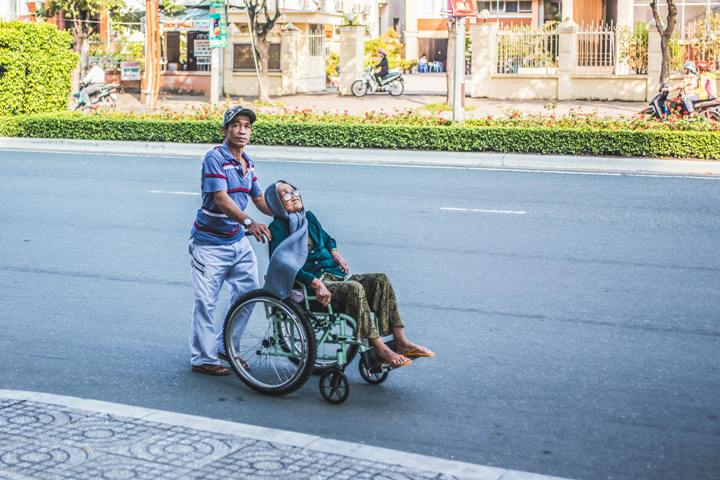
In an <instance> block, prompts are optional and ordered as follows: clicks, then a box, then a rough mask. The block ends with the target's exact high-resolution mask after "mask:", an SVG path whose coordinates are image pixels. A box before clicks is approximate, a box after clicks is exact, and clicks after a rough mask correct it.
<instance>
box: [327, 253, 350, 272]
mask: <svg viewBox="0 0 720 480" xmlns="http://www.w3.org/2000/svg"><path fill="white" fill-rule="evenodd" d="M331 255H332V258H333V260H335V263H337V264H338V265H340V268H341V269H342V271H343V272H345V273H350V265H348V263H347V262H346V261H345V259H344V258H343V256H342V255H340V252H339V251H338V250H333V251H332V252H331Z"/></svg>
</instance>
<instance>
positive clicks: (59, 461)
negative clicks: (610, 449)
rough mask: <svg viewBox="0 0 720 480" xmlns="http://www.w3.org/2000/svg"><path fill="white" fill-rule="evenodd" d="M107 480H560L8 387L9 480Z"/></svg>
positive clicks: (1, 455)
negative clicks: (253, 479)
mask: <svg viewBox="0 0 720 480" xmlns="http://www.w3.org/2000/svg"><path fill="white" fill-rule="evenodd" d="M328 408H342V407H333V406H328ZM101 478H107V479H139V480H145V479H147V480H161V479H168V480H177V479H205V478H223V479H231V478H233V479H234V478H264V479H317V480H320V479H333V480H336V479H337V480H342V479H348V480H350V479H398V480H399V479H438V480H439V479H448V480H449V479H479V480H552V479H555V480H560V479H557V477H549V476H545V475H537V474H532V473H527V472H520V471H515V470H505V469H501V468H495V467H486V466H482V465H475V464H470V463H463V462H456V461H450V460H443V459H439V458H434V457H428V456H423V455H416V454H410V453H405V452H400V451H395V450H388V449H384V448H377V447H369V446H366V445H361V444H354V443H349V442H341V441H337V440H327V439H322V438H320V437H317V436H312V435H305V434H300V433H294V432H289V431H283V430H275V429H270V428H264V427H256V426H252V425H245V424H240V423H234V422H227V421H220V420H213V419H210V418H205V417H197V416H191V415H181V414H177V413H172V412H164V411H160V410H151V409H147V408H140V407H133V406H128V405H120V404H115V403H107V402H98V401H93V400H85V399H80V398H74V397H63V396H59V395H50V394H43V393H35V392H22V391H14V390H0V479H2V480H29V479H42V480H46V479H47V480H54V479H57V480H65V479H67V480H84V479H88V480H95V479H101Z"/></svg>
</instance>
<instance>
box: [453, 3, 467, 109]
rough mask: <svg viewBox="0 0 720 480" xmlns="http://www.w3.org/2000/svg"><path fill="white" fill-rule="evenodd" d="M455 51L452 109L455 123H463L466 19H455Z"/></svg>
mask: <svg viewBox="0 0 720 480" xmlns="http://www.w3.org/2000/svg"><path fill="white" fill-rule="evenodd" d="M453 21H454V22H455V45H454V47H455V51H454V52H453V54H454V55H453V56H454V58H453V61H454V65H453V92H452V93H453V95H452V107H453V114H452V119H453V122H462V121H463V120H464V118H463V117H464V113H465V111H464V109H463V94H464V93H465V89H464V88H463V83H464V81H465V18H464V17H455V18H454V20H453Z"/></svg>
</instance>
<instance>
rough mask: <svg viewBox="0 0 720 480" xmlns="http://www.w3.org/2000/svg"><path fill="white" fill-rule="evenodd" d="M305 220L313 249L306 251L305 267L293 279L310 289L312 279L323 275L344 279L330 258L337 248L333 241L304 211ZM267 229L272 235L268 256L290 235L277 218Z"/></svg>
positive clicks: (340, 270)
mask: <svg viewBox="0 0 720 480" xmlns="http://www.w3.org/2000/svg"><path fill="white" fill-rule="evenodd" d="M305 218H306V219H307V222H308V236H309V237H310V239H311V240H312V242H313V248H310V249H308V258H307V260H306V261H305V265H303V267H302V268H301V269H300V271H299V272H298V274H297V276H296V277H295V279H296V280H297V281H298V282H301V283H303V284H304V285H305V286H307V287H310V283H312V281H313V280H314V279H316V278H320V276H322V274H323V273H330V274H332V275H335V276H337V277H344V276H345V272H343V271H342V269H341V268H340V265H338V264H337V262H335V260H333V258H332V253H331V250H334V249H336V248H337V243H336V242H335V239H333V238H332V237H331V236H330V234H328V233H327V232H326V231H325V230H323V228H322V225H320V221H319V220H318V219H317V217H316V216H315V215H314V214H313V213H312V212H310V211H306V212H305ZM269 228H270V233H271V234H272V240H270V255H272V253H273V252H274V251H275V248H277V246H278V245H280V242H282V241H283V240H285V239H286V238H287V237H288V235H290V229H289V227H288V225H287V223H286V222H285V221H284V220H281V219H278V218H276V219H275V220H273V221H272V222H271V223H270V225H269Z"/></svg>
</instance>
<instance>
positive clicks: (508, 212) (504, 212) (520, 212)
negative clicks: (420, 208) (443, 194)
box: [440, 207, 527, 215]
mask: <svg viewBox="0 0 720 480" xmlns="http://www.w3.org/2000/svg"><path fill="white" fill-rule="evenodd" d="M440 210H444V211H446V212H469V213H496V214H500V215H525V214H526V213H527V211H525V210H495V209H486V208H458V207H440Z"/></svg>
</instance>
